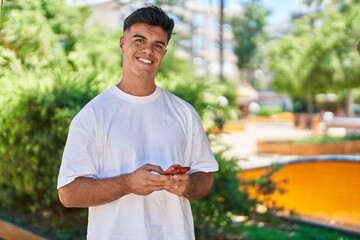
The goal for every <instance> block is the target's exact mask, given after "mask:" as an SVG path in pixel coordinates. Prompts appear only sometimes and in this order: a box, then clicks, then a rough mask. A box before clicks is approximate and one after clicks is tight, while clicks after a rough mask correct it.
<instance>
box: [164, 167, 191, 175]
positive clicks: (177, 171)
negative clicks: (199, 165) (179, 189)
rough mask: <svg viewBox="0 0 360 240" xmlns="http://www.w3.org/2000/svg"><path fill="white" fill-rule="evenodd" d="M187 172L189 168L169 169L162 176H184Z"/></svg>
mask: <svg viewBox="0 0 360 240" xmlns="http://www.w3.org/2000/svg"><path fill="white" fill-rule="evenodd" d="M189 170H190V167H170V168H169V169H167V170H166V171H165V172H163V173H162V174H163V175H173V174H184V173H187V172H188V171H189Z"/></svg>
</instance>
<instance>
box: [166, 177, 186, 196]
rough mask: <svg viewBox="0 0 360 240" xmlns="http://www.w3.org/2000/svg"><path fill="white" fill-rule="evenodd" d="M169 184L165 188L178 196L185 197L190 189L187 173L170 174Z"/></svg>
mask: <svg viewBox="0 0 360 240" xmlns="http://www.w3.org/2000/svg"><path fill="white" fill-rule="evenodd" d="M170 180H171V186H170V187H169V188H168V189H167V191H168V192H170V193H173V194H175V195H177V196H179V197H186V196H187V194H188V193H189V192H190V189H191V181H190V175H189V174H174V175H171V176H170Z"/></svg>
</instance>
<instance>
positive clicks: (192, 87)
mask: <svg viewBox="0 0 360 240" xmlns="http://www.w3.org/2000/svg"><path fill="white" fill-rule="evenodd" d="M157 84H158V85H160V86H161V87H162V88H164V89H166V90H168V91H170V92H172V93H174V94H175V95H177V96H178V97H180V98H182V99H184V100H185V101H187V102H188V103H190V104H191V105H192V106H193V107H194V108H195V110H196V111H197V112H198V114H199V115H200V117H201V118H202V120H203V123H204V124H205V125H206V126H208V127H211V126H213V125H214V124H215V122H214V120H215V118H216V116H217V115H216V113H217V112H219V111H218V110H220V109H219V108H221V111H222V112H223V115H224V116H223V118H224V121H227V120H231V119H232V118H234V117H237V108H236V105H235V100H236V92H235V88H234V87H233V86H232V85H231V83H230V82H211V84H209V82H208V80H207V79H205V78H197V77H194V76H190V75H189V74H185V75H179V74H176V73H175V72H169V73H168V77H164V76H162V75H161V74H160V75H159V76H157ZM219 96H223V97H225V98H226V99H227V100H228V105H227V106H226V107H220V106H219V104H218V103H217V98H218V97H219Z"/></svg>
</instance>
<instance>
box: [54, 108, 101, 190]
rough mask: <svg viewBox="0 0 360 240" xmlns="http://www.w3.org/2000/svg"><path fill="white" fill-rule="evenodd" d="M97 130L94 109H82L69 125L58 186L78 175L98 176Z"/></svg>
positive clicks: (67, 182)
mask: <svg viewBox="0 0 360 240" xmlns="http://www.w3.org/2000/svg"><path fill="white" fill-rule="evenodd" d="M95 133H96V131H95V121H94V118H93V114H92V111H90V110H89V109H88V110H82V111H80V112H79V114H78V115H77V116H76V117H75V118H74V119H73V121H72V122H71V124H70V127H69V133H68V137H67V140H66V144H65V148H64V152H63V156H62V161H61V166H60V171H59V175H58V183H57V188H61V187H63V186H65V185H67V184H69V183H71V182H72V181H74V180H75V179H76V178H77V177H92V178H97V171H96V169H97V167H96V166H97V164H96V163H97V154H96V134H95Z"/></svg>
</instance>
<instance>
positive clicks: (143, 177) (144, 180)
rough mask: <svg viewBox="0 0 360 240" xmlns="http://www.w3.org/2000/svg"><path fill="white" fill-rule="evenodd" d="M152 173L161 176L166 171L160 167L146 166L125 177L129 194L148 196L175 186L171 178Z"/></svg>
mask: <svg viewBox="0 0 360 240" xmlns="http://www.w3.org/2000/svg"><path fill="white" fill-rule="evenodd" d="M151 172H156V173H159V174H160V173H162V172H164V171H163V169H162V168H161V167H160V166H156V165H152V164H145V165H143V166H142V167H140V168H138V169H136V170H135V171H134V172H132V173H129V174H127V175H126V176H124V180H125V184H126V185H127V187H128V188H129V192H130V193H134V194H138V195H148V194H150V193H152V192H154V191H160V190H165V189H169V188H171V187H172V186H173V181H172V180H171V178H170V177H169V176H164V175H159V174H154V173H151Z"/></svg>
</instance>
